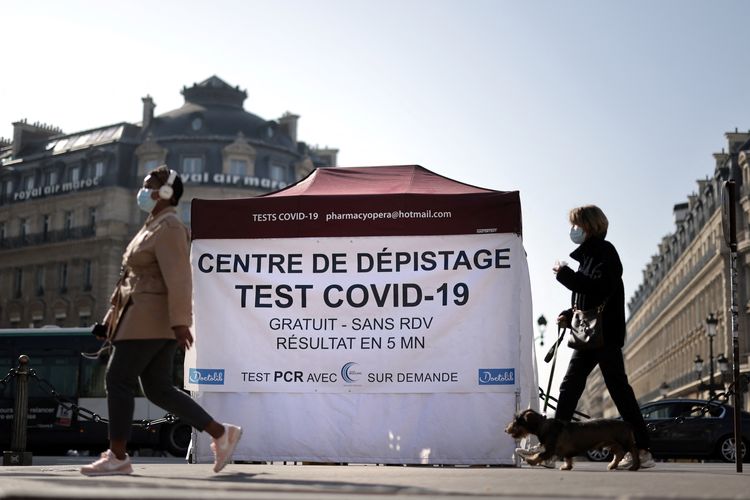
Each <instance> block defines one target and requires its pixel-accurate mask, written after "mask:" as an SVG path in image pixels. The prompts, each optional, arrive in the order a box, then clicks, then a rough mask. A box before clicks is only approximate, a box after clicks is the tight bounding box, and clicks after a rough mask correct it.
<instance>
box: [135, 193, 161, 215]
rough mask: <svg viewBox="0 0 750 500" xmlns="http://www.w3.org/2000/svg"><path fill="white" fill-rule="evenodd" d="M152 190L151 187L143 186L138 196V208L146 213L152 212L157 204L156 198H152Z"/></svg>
mask: <svg viewBox="0 0 750 500" xmlns="http://www.w3.org/2000/svg"><path fill="white" fill-rule="evenodd" d="M152 191H153V190H151V189H146V188H141V189H140V190H139V191H138V195H137V196H136V201H137V202H138V208H140V209H141V210H143V211H144V212H146V213H151V210H153V209H154V207H155V206H156V200H155V199H153V198H151V193H152Z"/></svg>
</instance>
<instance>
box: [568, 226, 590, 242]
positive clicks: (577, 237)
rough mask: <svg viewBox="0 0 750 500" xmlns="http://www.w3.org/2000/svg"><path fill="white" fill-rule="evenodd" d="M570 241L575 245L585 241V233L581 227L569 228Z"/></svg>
mask: <svg viewBox="0 0 750 500" xmlns="http://www.w3.org/2000/svg"><path fill="white" fill-rule="evenodd" d="M570 241H572V242H573V243H575V244H576V245H580V244H581V243H583V242H584V241H586V231H584V230H583V228H582V227H578V226H573V227H571V228H570Z"/></svg>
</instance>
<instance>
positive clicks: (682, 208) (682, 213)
mask: <svg viewBox="0 0 750 500" xmlns="http://www.w3.org/2000/svg"><path fill="white" fill-rule="evenodd" d="M688 211H689V209H688V204H687V203H678V204H677V205H675V206H674V209H673V211H672V213H673V214H674V223H675V225H678V226H679V225H680V223H682V222H684V221H685V219H687V214H688Z"/></svg>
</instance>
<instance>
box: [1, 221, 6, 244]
mask: <svg viewBox="0 0 750 500" xmlns="http://www.w3.org/2000/svg"><path fill="white" fill-rule="evenodd" d="M3 241H5V222H0V245H2V243H3Z"/></svg>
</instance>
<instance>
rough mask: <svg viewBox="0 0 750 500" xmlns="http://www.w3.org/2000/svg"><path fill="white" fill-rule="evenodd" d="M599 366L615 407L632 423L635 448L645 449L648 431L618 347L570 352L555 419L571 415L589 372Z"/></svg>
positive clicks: (647, 444) (647, 443) (562, 418)
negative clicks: (571, 354)
mask: <svg viewBox="0 0 750 500" xmlns="http://www.w3.org/2000/svg"><path fill="white" fill-rule="evenodd" d="M596 365H599V369H600V370H601V371H602V376H603V377H604V383H605V384H606V385H607V390H608V391H609V395H610V396H611V397H612V401H614V402H615V406H617V411H619V412H620V415H621V416H622V418H623V420H625V421H626V422H630V425H632V426H633V434H634V435H635V443H636V445H637V446H638V448H639V449H646V450H647V449H648V448H649V437H648V430H647V429H646V423H645V422H644V421H643V415H641V410H640V408H639V407H638V401H637V400H636V399H635V393H633V388H632V387H630V384H629V383H628V376H627V375H626V374H625V362H624V361H623V359H622V350H621V349H620V348H619V347H613V346H604V347H602V348H601V349H592V350H590V351H573V356H572V357H571V358H570V364H568V371H567V372H566V373H565V378H563V381H562V384H560V396H559V398H558V402H557V411H556V413H555V418H559V419H561V420H570V419H572V418H573V413H574V412H575V409H576V406H577V405H578V400H579V399H580V398H581V395H582V394H583V390H584V389H585V388H586V379H587V378H588V376H589V374H590V373H591V371H592V370H593V369H594V367H596Z"/></svg>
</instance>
